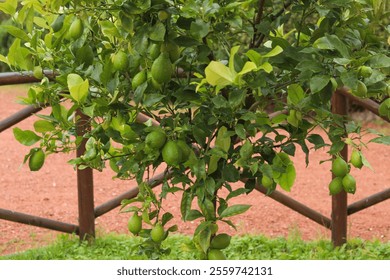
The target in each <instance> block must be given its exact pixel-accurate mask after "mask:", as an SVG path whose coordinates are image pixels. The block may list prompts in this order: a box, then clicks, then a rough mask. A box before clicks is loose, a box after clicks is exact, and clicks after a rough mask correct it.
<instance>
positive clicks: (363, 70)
mask: <svg viewBox="0 0 390 280" xmlns="http://www.w3.org/2000/svg"><path fill="white" fill-rule="evenodd" d="M358 71H359V75H360V76H362V77H363V78H369V77H371V75H372V72H373V71H372V68H371V67H369V66H365V65H363V66H360V67H359V69H358Z"/></svg>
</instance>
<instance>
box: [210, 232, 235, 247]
mask: <svg viewBox="0 0 390 280" xmlns="http://www.w3.org/2000/svg"><path fill="white" fill-rule="evenodd" d="M231 238H232V237H231V236H230V235H228V234H226V233H221V234H218V235H216V236H215V237H214V238H213V239H212V240H211V243H210V248H212V249H225V248H227V247H228V246H229V245H230V240H231Z"/></svg>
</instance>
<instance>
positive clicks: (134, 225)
mask: <svg viewBox="0 0 390 280" xmlns="http://www.w3.org/2000/svg"><path fill="white" fill-rule="evenodd" d="M127 228H128V229H129V231H130V232H131V233H132V234H138V233H139V232H140V231H141V229H142V218H141V216H138V214H137V212H134V215H133V216H131V218H130V219H129V222H128V223H127Z"/></svg>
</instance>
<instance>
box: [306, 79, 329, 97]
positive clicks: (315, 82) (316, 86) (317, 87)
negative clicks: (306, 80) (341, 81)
mask: <svg viewBox="0 0 390 280" xmlns="http://www.w3.org/2000/svg"><path fill="white" fill-rule="evenodd" d="M329 81H330V77H329V76H327V75H318V76H314V77H312V78H311V79H310V90H311V92H312V93H316V92H319V91H321V90H322V89H323V88H324V87H326V85H327V84H328V83H329Z"/></svg>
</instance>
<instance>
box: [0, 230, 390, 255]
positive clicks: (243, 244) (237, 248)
mask: <svg viewBox="0 0 390 280" xmlns="http://www.w3.org/2000/svg"><path fill="white" fill-rule="evenodd" d="M140 243H141V239H139V238H134V237H130V236H128V235H113V234H110V235H105V236H102V237H98V238H97V239H96V240H95V242H94V244H92V245H88V244H87V243H86V242H82V243H81V244H80V242H79V241H78V239H77V237H75V236H69V235H61V236H60V237H59V238H58V239H57V240H56V241H55V242H54V243H53V244H51V245H49V246H47V247H41V248H37V249H32V250H28V251H25V252H22V253H18V254H15V255H9V256H3V257H0V259H3V260H139V259H146V257H145V256H142V255H139V254H138V246H139V244H140ZM163 245H164V246H165V247H170V248H172V252H171V254H170V255H168V256H163V258H162V259H174V260H192V259H197V255H196V253H195V252H194V250H193V249H192V244H191V238H190V237H188V236H183V235H173V236H170V237H169V238H168V239H167V240H165V241H164V243H163ZM224 252H225V254H226V255H227V257H228V259H236V260H238V259H241V260H258V259H263V260H389V259H390V242H387V243H382V242H380V241H364V240H360V239H353V240H349V242H348V243H347V244H346V245H344V246H342V247H339V248H333V246H332V244H331V243H330V241H325V240H318V241H310V242H307V241H302V240H301V239H299V238H287V239H286V238H273V239H270V238H267V237H264V236H241V237H234V238H233V239H232V243H231V245H230V246H229V248H227V249H225V250H224Z"/></svg>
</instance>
